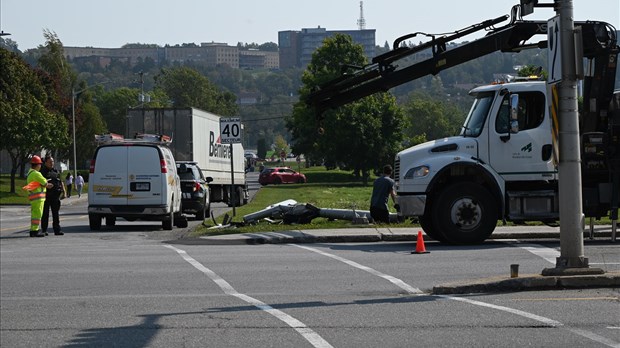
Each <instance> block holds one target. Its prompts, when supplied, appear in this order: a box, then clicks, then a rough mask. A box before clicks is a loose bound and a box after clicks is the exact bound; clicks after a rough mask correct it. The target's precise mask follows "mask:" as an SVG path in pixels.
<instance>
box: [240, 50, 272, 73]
mask: <svg viewBox="0 0 620 348" xmlns="http://www.w3.org/2000/svg"><path fill="white" fill-rule="evenodd" d="M239 67H240V68H242V69H260V68H266V69H278V68H279V67H280V55H279V54H278V52H275V51H259V50H257V49H248V50H239Z"/></svg>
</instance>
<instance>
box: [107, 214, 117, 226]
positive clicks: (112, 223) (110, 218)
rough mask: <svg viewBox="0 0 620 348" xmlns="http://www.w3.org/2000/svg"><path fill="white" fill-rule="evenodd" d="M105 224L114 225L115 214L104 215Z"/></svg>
mask: <svg viewBox="0 0 620 348" xmlns="http://www.w3.org/2000/svg"><path fill="white" fill-rule="evenodd" d="M105 225H106V226H110V227H112V226H114V225H116V216H106V218H105Z"/></svg>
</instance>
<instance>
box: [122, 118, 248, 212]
mask: <svg viewBox="0 0 620 348" xmlns="http://www.w3.org/2000/svg"><path fill="white" fill-rule="evenodd" d="M136 133H150V134H166V135H169V136H172V137H173V141H172V143H171V144H170V150H172V153H173V155H174V158H175V160H176V161H194V162H197V163H198V166H199V167H200V169H201V170H202V173H203V174H204V176H205V177H211V178H213V181H212V182H210V183H209V192H210V194H209V197H210V202H225V203H227V204H228V205H229V206H232V205H233V202H232V196H233V195H232V190H234V192H235V195H234V197H235V201H236V203H235V206H240V205H243V204H246V203H247V201H248V190H247V182H246V177H245V157H244V150H243V146H242V145H241V144H234V145H233V148H232V152H231V147H230V145H229V144H222V143H221V141H220V116H218V115H215V114H212V113H209V112H206V111H203V110H200V109H196V108H145V109H129V110H128V111H127V134H126V136H127V137H132V136H133V135H134V134H136ZM231 160H232V161H233V162H234V171H233V174H231V166H230V163H231Z"/></svg>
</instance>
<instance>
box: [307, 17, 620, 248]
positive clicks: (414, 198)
mask: <svg viewBox="0 0 620 348" xmlns="http://www.w3.org/2000/svg"><path fill="white" fill-rule="evenodd" d="M518 10H520V7H519V5H517V6H515V8H514V9H513V19H512V20H511V21H510V23H509V24H507V25H505V26H503V27H499V28H496V29H489V28H491V27H492V26H494V25H496V24H498V23H500V22H501V21H504V20H506V19H507V18H508V16H503V17H499V18H496V19H493V20H488V21H485V22H482V23H480V24H477V25H473V26H471V27H468V28H465V29H463V30H460V31H457V32H455V34H454V35H451V36H447V37H445V36H442V37H439V38H435V37H434V36H433V37H432V39H431V40H430V41H428V42H426V43H423V44H420V45H418V46H415V47H400V46H401V43H402V42H403V41H405V40H407V39H410V38H412V37H414V36H415V35H416V34H411V35H406V36H403V37H401V38H399V39H397V40H396V41H395V42H394V46H393V50H392V51H389V52H387V53H385V54H383V55H380V56H377V57H375V58H374V59H373V61H372V63H371V64H369V65H367V66H365V67H362V68H359V69H358V70H356V71H354V72H353V73H345V74H343V75H342V76H340V77H339V78H337V79H334V80H333V81H330V82H328V83H326V84H324V85H322V86H320V88H319V89H317V90H316V91H314V92H313V93H312V94H311V95H310V96H309V98H308V103H309V104H310V105H311V106H313V107H314V108H315V110H316V111H317V119H318V122H319V125H320V123H321V120H322V117H323V112H324V111H326V110H327V109H329V108H335V107H338V106H340V105H344V104H346V103H349V102H352V101H355V100H358V99H361V98H363V97H365V96H368V95H371V94H373V93H376V92H381V91H387V90H389V89H390V88H392V87H395V86H398V85H400V84H403V83H406V82H408V81H411V80H414V79H416V78H420V77H422V76H426V75H429V74H437V73H438V72H440V71H441V70H444V69H447V68H449V67H452V66H455V65H458V64H462V63H464V62H467V61H469V60H472V59H475V58H477V57H481V56H483V55H486V54H488V53H492V52H495V51H502V52H518V51H520V50H522V49H525V48H529V47H531V46H533V47H539V48H544V47H546V41H541V42H538V43H534V44H531V43H528V42H527V41H528V40H530V39H531V38H532V37H533V36H534V35H537V34H542V35H546V34H547V22H532V21H523V20H516V19H515V18H514V14H516V13H517V11H518ZM521 10H522V9H521ZM575 26H576V27H577V28H579V29H580V30H581V31H580V33H581V40H582V42H583V52H582V54H583V57H584V58H585V61H587V64H589V65H588V67H589V69H586V71H587V72H588V73H587V74H586V76H585V78H584V81H583V100H584V105H583V110H585V111H584V112H583V113H582V114H581V115H580V138H581V156H582V165H581V168H582V192H583V203H584V214H585V215H586V216H587V217H593V218H600V217H603V216H607V215H609V216H611V218H612V220H613V222H614V224H613V225H614V226H615V222H616V220H617V219H618V199H619V196H620V193H619V185H620V110H619V109H620V108H619V104H620V94H619V93H616V94H615V97H614V92H613V91H614V79H615V74H616V64H617V57H618V51H619V48H618V46H617V41H616V31H615V28H613V27H612V26H611V25H609V24H607V23H604V22H590V21H588V22H576V23H575ZM481 29H489V30H490V31H489V33H488V34H487V35H486V36H484V37H483V38H481V39H477V40H473V41H471V42H467V43H464V44H462V45H460V46H457V47H456V48H452V49H449V50H446V43H447V42H449V41H452V40H454V39H456V38H459V37H462V36H464V35H467V34H469V33H472V32H475V31H478V30H481ZM426 49H430V50H432V58H430V59H427V60H424V61H420V62H416V63H413V64H411V65H409V66H406V67H403V68H399V67H398V65H395V64H393V63H394V62H396V61H398V60H400V59H402V58H404V57H407V56H410V55H411V54H414V53H416V52H419V51H421V50H426ZM470 94H471V95H472V96H473V97H474V98H475V99H474V103H473V105H472V107H471V110H470V112H469V115H468V116H467V118H466V120H465V123H464V125H463V127H462V130H461V132H460V134H459V135H458V136H454V137H450V138H445V139H440V140H435V141H431V142H427V143H424V144H420V145H417V146H414V147H412V148H409V149H406V150H404V151H401V152H400V153H398V154H397V155H396V158H395V165H394V179H395V181H396V184H397V193H398V203H399V206H400V211H399V214H400V215H401V216H403V217H413V218H417V219H419V222H420V224H421V226H422V228H423V229H424V230H425V232H426V233H427V234H428V235H429V236H430V237H432V238H434V239H436V240H439V241H443V242H447V243H455V244H469V243H479V242H481V241H483V240H485V239H486V238H488V237H489V236H490V235H491V234H492V232H493V231H494V229H495V226H496V224H497V221H498V220H503V221H514V222H524V221H543V222H545V223H553V222H556V221H557V220H558V219H559V202H558V197H559V196H558V180H559V176H558V171H557V166H556V163H555V161H554V152H555V150H554V140H553V134H554V132H555V134H556V135H557V131H554V130H556V129H557V128H555V127H554V125H553V122H552V117H551V111H550V109H551V105H552V102H551V98H550V94H551V93H550V92H548V87H547V84H546V83H545V82H541V81H525V82H513V83H504V84H494V85H489V86H483V87H479V88H476V89H474V90H472V91H471V93H470Z"/></svg>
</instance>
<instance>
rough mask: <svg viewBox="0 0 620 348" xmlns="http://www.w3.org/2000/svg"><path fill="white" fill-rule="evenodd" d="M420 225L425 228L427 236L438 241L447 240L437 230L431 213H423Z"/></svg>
mask: <svg viewBox="0 0 620 348" xmlns="http://www.w3.org/2000/svg"><path fill="white" fill-rule="evenodd" d="M419 220H420V226H421V227H422V229H423V230H424V233H426V235H427V236H429V237H431V238H433V239H434V240H436V241H438V242H445V241H446V238H444V236H443V235H442V234H441V233H440V232H438V231H437V228H436V227H435V226H434V225H433V219H432V218H431V217H430V214H427V215H422V216H420V217H419Z"/></svg>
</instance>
